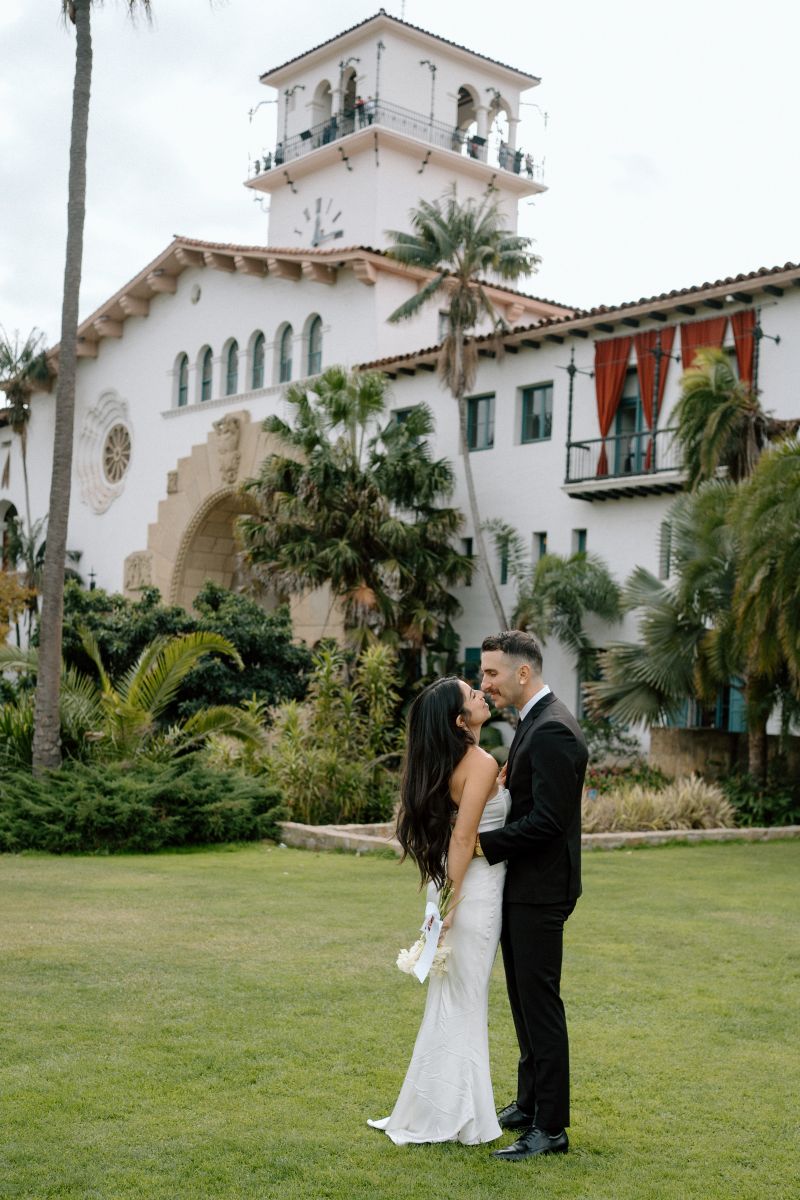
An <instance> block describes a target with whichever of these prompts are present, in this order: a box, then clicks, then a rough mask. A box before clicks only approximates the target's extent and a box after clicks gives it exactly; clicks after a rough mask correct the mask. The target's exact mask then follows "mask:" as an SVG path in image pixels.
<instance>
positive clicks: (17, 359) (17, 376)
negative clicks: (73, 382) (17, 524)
mask: <svg viewBox="0 0 800 1200" xmlns="http://www.w3.org/2000/svg"><path fill="white" fill-rule="evenodd" d="M43 342H44V335H43V334H41V333H39V331H38V330H37V329H33V330H32V331H31V332H30V333H29V334H28V336H27V337H26V338H25V340H24V342H21V341H20V336H19V333H15V334H14V336H13V338H11V337H9V335H8V334H7V333H6V331H5V330H4V329H3V328H2V327H0V380H2V383H0V389H2V390H3V391H4V392H5V394H6V398H7V400H8V412H7V416H8V423H9V425H10V426H11V429H12V430H13V432H14V433H15V434H17V436H18V437H19V439H20V450H21V453H22V478H23V482H24V486H25V520H26V523H27V532H28V534H29V535H30V533H31V529H32V521H31V497H30V490H29V488H28V421H29V420H30V415H31V396H32V395H33V393H34V392H37V391H41V390H42V389H43V388H49V387H50V384H51V383H52V379H53V369H52V367H51V366H50V364H49V362H48V361H47V355H46V354H45V352H44V349H43Z"/></svg>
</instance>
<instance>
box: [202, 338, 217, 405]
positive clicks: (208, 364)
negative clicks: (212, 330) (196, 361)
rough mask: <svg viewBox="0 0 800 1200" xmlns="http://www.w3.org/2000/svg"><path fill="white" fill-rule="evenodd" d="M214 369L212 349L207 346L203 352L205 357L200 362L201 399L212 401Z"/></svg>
mask: <svg viewBox="0 0 800 1200" xmlns="http://www.w3.org/2000/svg"><path fill="white" fill-rule="evenodd" d="M213 368H214V356H213V354H212V353H211V347H210V346H206V348H205V350H204V351H203V356H202V358H201V360H200V399H201V400H210V399H211V378H212V371H213Z"/></svg>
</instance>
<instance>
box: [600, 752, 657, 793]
mask: <svg viewBox="0 0 800 1200" xmlns="http://www.w3.org/2000/svg"><path fill="white" fill-rule="evenodd" d="M669 782H670V777H669V776H668V775H665V774H664V772H663V771H660V770H659V769H658V767H652V766H651V765H650V763H648V762H647V761H646V760H645V759H643V758H634V759H632V760H631V761H630V762H627V763H606V764H605V765H600V766H596V765H595V764H594V763H593V762H592V760H591V758H590V759H589V766H588V768H587V770H586V781H585V783H584V787H585V788H586V789H587V791H588V790H594V791H595V792H598V793H603V792H609V791H614V790H617V789H619V788H621V787H628V786H633V785H634V784H639V785H640V786H641V787H644V788H647V789H648V791H651V792H660V791H662V790H663V789H664V788H665V787H666V786H667V785H668V784H669Z"/></svg>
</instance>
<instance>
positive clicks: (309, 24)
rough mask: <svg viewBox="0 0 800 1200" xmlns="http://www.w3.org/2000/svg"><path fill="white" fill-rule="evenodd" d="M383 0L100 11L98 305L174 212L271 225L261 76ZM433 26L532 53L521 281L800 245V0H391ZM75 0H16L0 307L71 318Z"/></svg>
mask: <svg viewBox="0 0 800 1200" xmlns="http://www.w3.org/2000/svg"><path fill="white" fill-rule="evenodd" d="M379 6H380V5H379V0H373V2H371V3H370V2H369V0H337V3H336V4H330V3H322V0H292V3H291V4H278V3H274V2H272V0H226V2H225V0H223V2H218V3H217V4H216V5H214V6H211V5H209V4H207V3H206V2H205V0H154V3H153V10H154V14H155V20H154V22H153V24H152V26H148V25H147V24H146V23H145V22H140V23H139V24H138V25H136V26H132V25H131V22H130V21H129V20H128V18H127V17H126V15H125V6H124V5H123V3H122V0H107V3H106V4H105V5H104V6H103V7H96V8H95V10H94V14H93V25H94V51H95V68H94V78H93V85H92V110H91V116H90V125H89V158H88V189H87V190H88V208H87V221H86V235H85V251H84V271H83V286H82V293H81V315H82V316H87V315H88V314H89V313H90V312H91V311H93V309H95V308H96V307H97V306H98V305H99V304H100V303H102V302H103V300H105V299H106V298H107V297H108V296H110V295H111V294H113V293H114V292H115V291H116V290H117V289H118V288H119V287H120V286H121V285H122V284H124V283H125V282H126V281H127V280H128V279H130V278H131V276H133V275H135V274H136V273H137V272H138V271H139V270H141V268H142V267H144V266H145V265H146V263H147V262H148V261H149V260H150V259H151V258H153V257H154V256H155V255H156V254H157V253H159V251H161V250H162V249H164V247H165V246H166V245H168V243H169V241H170V240H171V238H172V236H173V234H175V233H180V234H185V235H187V236H191V237H199V238H206V239H208V240H211V241H214V240H219V241H231V242H245V243H258V244H262V243H265V242H266V241H267V218H266V216H265V214H264V213H263V212H262V211H261V208H260V206H259V204H258V203H255V202H254V200H253V193H252V192H250V191H247V190H245V188H243V186H242V182H243V180H244V179H245V178H246V176H247V166H248V155H253V156H255V155H256V154H259V153H260V152H261V151H262V150H266V149H267V148H268V147H273V146H274V143H275V115H274V114H275V108H274V106H272V105H265V106H263V107H262V108H260V109H259V110H258V112H257V113H255V115H254V118H253V121H252V122H250V121H249V120H248V111H249V110H250V109H251V108H253V106H254V105H255V104H257V103H258V101H259V100H261V99H265V98H268V97H270V96H273V95H274V94H275V93H274V92H272V91H270V90H268V89H266V88H264V87H263V86H262V85H261V84H259V82H258V76H259V74H261V73H263V72H264V71H265V70H267V69H268V68H270V67H273V66H276V65H278V64H279V63H281V62H284V61H285V60H286V59H288V58H291V57H293V56H294V55H296V54H300V53H302V52H303V51H304V50H307V49H310V48H311V47H312V46H314V45H316V44H317V43H319V42H321V41H324V40H326V39H327V38H329V37H332V36H334V35H335V34H336V33H338V32H341V31H342V30H343V29H345V28H347V27H348V26H350V25H353V24H355V23H356V22H358V21H361V20H363V19H365V18H366V17H368V16H371V15H373V14H374V13H375V12H376V11H377V9H378V7H379ZM384 6H385V7H386V9H387V11H388V12H390V13H391V14H392V15H394V16H401V15H402V10H403V7H404V8H405V19H406V20H408V21H410V22H412V23H413V24H416V25H420V26H422V27H423V28H425V29H428V30H430V31H431V32H432V33H436V34H440V35H441V36H442V37H446V38H449V39H451V40H453V41H456V42H460V43H462V44H464V45H466V46H468V47H471V48H474V49H478V50H480V51H481V52H482V53H483V54H486V55H489V56H490V57H493V58H498V59H500V60H502V61H504V62H508V63H510V64H511V65H513V66H517V67H520V68H522V69H524V70H526V71H530V72H531V73H533V74H535V75H538V76H540V77H541V79H542V84H541V86H540V87H539V88H537V89H535V90H534V91H532V92H529V93H528V94H527V95H526V96H525V99H526V100H530V101H535V102H536V103H537V104H538V105H540V107H541V109H542V110H543V111H545V112H546V113H547V114H548V120H547V127H546V128H545V127H544V121H543V119H542V115H541V112H540V110H539V109H537V108H535V107H525V108H523V109H522V114H523V121H522V126H521V129H520V137H519V142H520V144H521V145H523V146H524V147H525V148H526V149H530V150H532V152H533V153H534V156H535V157H536V158H541V157H544V158H545V159H546V183H547V184H548V186H549V191H548V192H547V193H546V194H544V195H543V196H540V197H538V198H537V199H536V201H535V204H533V205H531V204H525V203H523V205H522V207H521V210H520V218H521V219H520V229H521V232H523V233H525V234H528V235H530V236H532V237H534V238H535V239H536V249H537V250H538V252H539V253H540V254H541V255H542V257H543V260H544V261H543V264H542V267H541V269H540V272H539V274H538V276H536V277H534V278H533V279H531V280H530V281H528V283H527V285H525V290H528V291H531V292H533V293H534V294H536V295H540V296H544V297H548V298H552V299H556V300H559V301H563V302H564V303H568V304H574V305H578V306H582V307H589V306H591V305H594V304H614V303H618V302H621V301H623V300H629V299H635V298H638V297H640V296H649V295H653V294H655V293H658V292H662V291H667V290H669V289H671V288H675V287H685V286H688V285H691V284H695V283H702V282H704V281H706V280H713V279H717V278H720V277H722V276H726V275H730V274H736V273H738V272H745V271H751V270H754V269H755V268H757V267H759V266H774V265H776V264H778V263H783V262H786V261H789V260H791V261H793V262H797V261H798V260H799V259H800V229H799V228H798V197H799V196H800V155H798V141H799V140H800V139H799V135H798V117H800V111H799V110H800V104H799V103H798V96H797V78H796V75H797V72H796V67H795V63H796V55H797V47H798V45H799V44H800V4H797V3H796V0H760V3H758V4H754V3H752V0H670V2H669V3H668V4H664V5H659V6H656V5H653V4H648V3H645V2H643V0H605V3H599V2H598V0H570V2H569V3H566V2H560V3H555V4H552V3H551V4H545V3H543V0H538V2H537V0H504V3H503V4H497V5H490V4H487V3H486V0H426V2H425V3H423V0H407V2H406V4H405V5H404V6H403V5H402V4H401V3H399V2H398V3H392V2H391V0H384ZM59 9H60V3H59V0H0V50H1V51H2V62H3V70H2V73H1V74H0V162H1V163H2V186H0V324H2V325H3V326H5V328H6V329H7V330H9V331H13V330H14V329H19V330H21V331H22V333H23V334H25V333H27V332H28V331H29V330H30V329H31V328H32V327H33V326H34V325H36V326H38V327H39V328H41V329H43V330H44V331H45V333H46V334H47V338H48V341H49V342H51V343H52V342H54V341H57V339H58V336H59V328H60V304H61V286H62V276H63V269H64V250H65V238H66V232H65V231H66V198H67V166H68V152H69V122H70V109H71V93H72V80H73V70H74V37H73V35H72V32H71V31H70V30H67V29H65V28H64V26H63V25H62V24H61V22H60V20H59Z"/></svg>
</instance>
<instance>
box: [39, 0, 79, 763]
mask: <svg viewBox="0 0 800 1200" xmlns="http://www.w3.org/2000/svg"><path fill="white" fill-rule="evenodd" d="M90 8H91V0H75V3H74V6H73V11H74V18H73V19H74V21H75V83H74V88H73V93H72V132H71V140H70V151H69V200H68V204H67V256H66V265H65V268H64V296H63V302H62V308H61V342H60V345H59V354H58V364H59V365H58V386H57V389H56V424H55V435H54V439H53V473H52V478H51V481H50V512H49V522H48V530H47V549H46V552H45V560H44V575H43V580H42V615H41V621H40V626H39V671H38V677H37V681H36V704H35V715H34V736H33V769H34V771H35V772H37V773H38V772H41V771H42V770H44V769H46V768H48V767H58V766H59V765H60V763H61V739H60V728H59V693H60V686H61V635H62V624H63V612H64V562H65V556H66V550H67V525H68V521H69V504H70V491H71V484H72V438H73V425H74V415H75V376H76V367H77V345H78V306H79V299H80V287H81V268H82V262H83V226H84V218H85V215H86V141H87V132H88V127H89V93H90V88H91V80H92V35H91V25H90Z"/></svg>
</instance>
